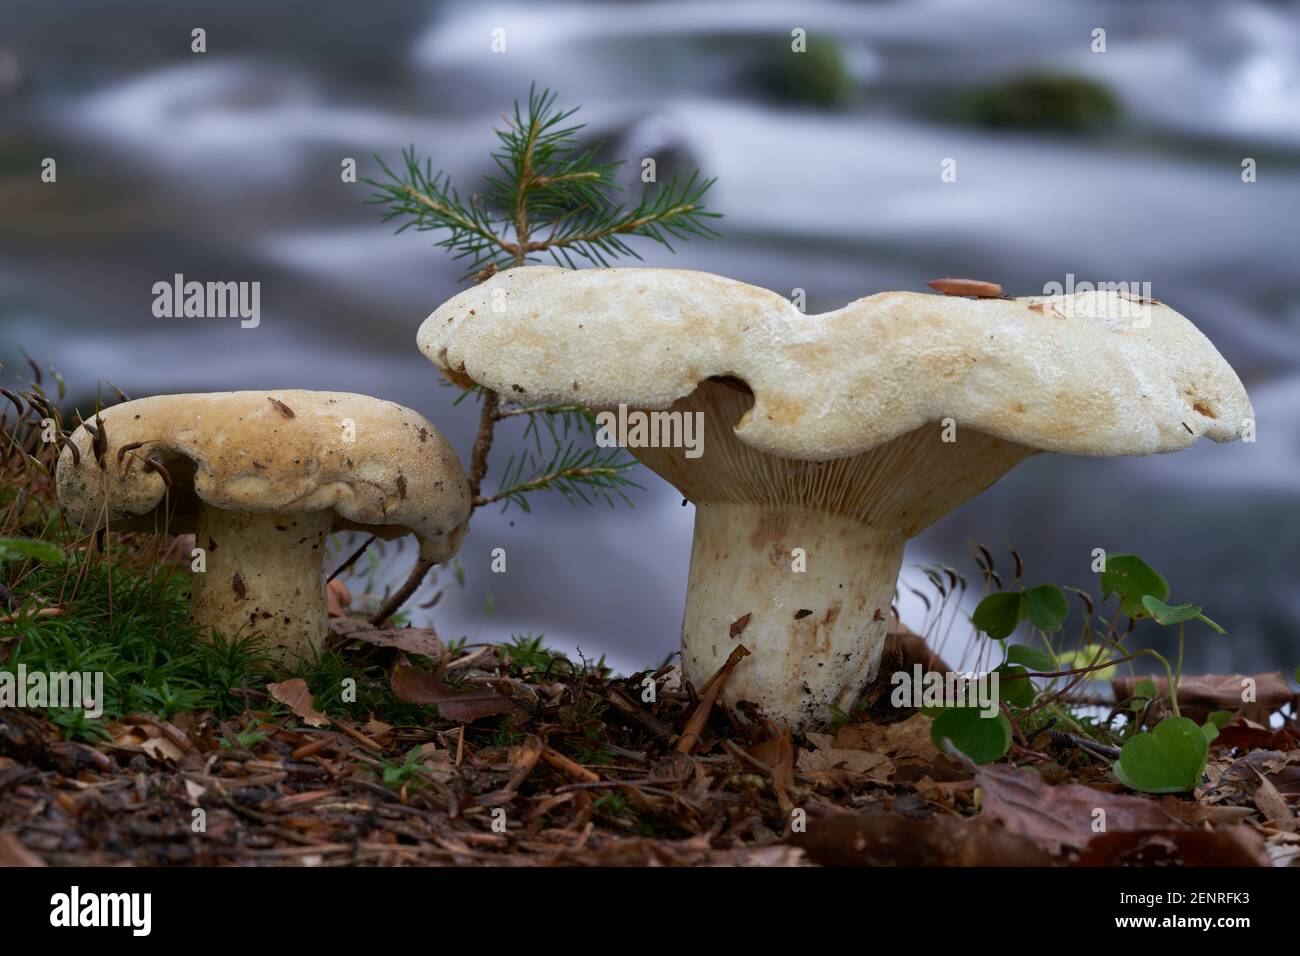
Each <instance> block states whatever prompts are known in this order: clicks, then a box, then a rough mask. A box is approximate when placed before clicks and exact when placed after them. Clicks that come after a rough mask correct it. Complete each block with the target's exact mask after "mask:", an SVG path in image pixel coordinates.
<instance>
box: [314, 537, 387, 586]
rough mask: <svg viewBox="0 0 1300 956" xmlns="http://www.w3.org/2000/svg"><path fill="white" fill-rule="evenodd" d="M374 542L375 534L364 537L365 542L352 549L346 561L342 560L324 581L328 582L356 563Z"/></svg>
mask: <svg viewBox="0 0 1300 956" xmlns="http://www.w3.org/2000/svg"><path fill="white" fill-rule="evenodd" d="M374 543H375V535H373V534H372V535H371V536H370V537H368V538H366V540H365V542H364V543H363V544H362V545H361V547H359V548H357V550H355V551H353V552H352V554H350V555H348V559H347V560H346V561H344V562H343V563H342V564H340V565H339V566H338V567H337V568H335V569H334V570H333V571H332V572H330V576H329V577H327V578H326V579H325V583H326V584H329V583H330V582H331V581H333V580H334V579H335V578H337V577H338V576H339V575H340V574H342V573H343V572H344V571H346V570H347V569H348V568H350V567H352V565H354V564H356V563H357V562H358V561H359V560H361V556H362V555H363V554H365V553H366V552H367V551H369V550H370V546H371V545H372V544H374Z"/></svg>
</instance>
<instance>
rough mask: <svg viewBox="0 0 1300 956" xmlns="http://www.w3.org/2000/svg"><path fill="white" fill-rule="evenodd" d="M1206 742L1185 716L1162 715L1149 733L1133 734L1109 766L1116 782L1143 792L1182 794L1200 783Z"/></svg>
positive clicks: (1206, 749)
mask: <svg viewBox="0 0 1300 956" xmlns="http://www.w3.org/2000/svg"><path fill="white" fill-rule="evenodd" d="M1209 749H1210V742H1209V740H1208V739H1206V732H1205V731H1204V730H1203V729H1202V728H1201V727H1199V726H1197V724H1196V722H1195V721H1194V720H1189V719H1188V718H1186V717H1166V718H1165V719H1164V720H1162V721H1160V723H1158V724H1156V726H1155V728H1154V729H1153V730H1152V731H1151V732H1150V733H1145V732H1144V733H1139V734H1134V735H1133V736H1132V737H1130V738H1129V739H1128V741H1127V742H1126V743H1125V744H1124V747H1123V749H1121V750H1120V753H1119V759H1118V760H1117V761H1116V762H1115V765H1114V767H1113V769H1114V771H1115V776H1116V778H1117V779H1118V780H1119V782H1120V783H1122V784H1124V786H1126V787H1128V788H1129V789H1131V790H1141V791H1143V792H1144V793H1182V792H1184V791H1187V790H1193V789H1195V788H1196V786H1197V784H1199V783H1200V782H1201V774H1202V772H1203V771H1204V770H1205V759H1206V757H1207V756H1208V754H1209Z"/></svg>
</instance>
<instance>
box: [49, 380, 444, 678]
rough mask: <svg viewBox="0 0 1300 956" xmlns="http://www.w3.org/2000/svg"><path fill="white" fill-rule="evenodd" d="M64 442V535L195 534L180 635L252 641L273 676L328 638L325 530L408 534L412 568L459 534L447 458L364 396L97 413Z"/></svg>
mask: <svg viewBox="0 0 1300 956" xmlns="http://www.w3.org/2000/svg"><path fill="white" fill-rule="evenodd" d="M87 426H89V427H87ZM92 429H93V432H92ZM94 435H98V436H99V447H98V449H96V447H95V438H94ZM70 441H71V442H72V443H73V444H75V445H76V446H77V448H78V451H79V452H80V455H79V459H78V457H77V456H76V455H74V454H72V453H71V452H70V451H69V450H67V449H65V451H64V453H63V454H62V455H61V456H60V457H59V462H58V469H57V479H58V495H59V501H60V503H61V504H62V505H63V509H64V512H65V514H66V515H67V517H68V520H69V521H70V522H71V523H72V524H73V525H74V526H75V527H78V528H80V529H81V530H83V531H90V530H94V529H96V528H101V527H108V528H110V529H111V530H116V531H138V530H146V531H161V530H164V529H166V530H169V531H171V532H174V533H185V532H191V531H192V532H194V533H195V546H196V547H197V548H200V549H202V552H203V554H202V560H203V565H204V566H203V570H202V571H201V573H196V574H195V575H194V586H193V591H192V594H191V599H190V600H191V606H190V616H191V620H193V621H194V622H195V623H196V624H199V625H202V626H205V627H207V628H209V629H213V630H216V631H217V632H220V633H221V634H223V635H224V636H225V637H227V638H233V637H246V636H248V635H250V634H261V635H263V636H264V637H265V638H266V643H265V646H266V648H267V650H268V652H270V653H271V654H272V655H273V656H274V657H276V658H277V659H279V660H280V661H282V662H285V663H292V662H294V661H296V660H299V659H304V658H306V659H310V658H311V657H312V656H314V655H315V654H316V653H317V652H319V650H320V647H321V645H322V643H323V641H324V638H325V636H326V634H327V631H328V623H329V620H328V611H327V603H326V595H325V571H324V564H325V543H326V536H327V535H328V534H329V533H330V531H331V530H333V529H335V528H342V529H348V530H356V531H362V532H366V533H370V534H376V535H379V536H380V537H383V538H395V537H400V536H402V535H405V534H415V535H416V536H417V538H418V539H419V542H420V553H421V555H422V556H424V557H426V558H428V559H429V560H432V561H442V560H445V559H447V558H449V557H451V556H452V555H453V554H455V553H456V550H457V549H458V548H459V547H460V541H461V539H462V537H463V536H464V533H465V527H466V523H467V521H468V519H469V486H468V482H467V481H466V478H465V471H464V469H463V468H462V467H461V465H460V462H459V461H458V460H457V458H456V454H455V452H454V451H452V449H451V446H450V445H448V444H447V442H446V441H445V440H444V439H443V437H442V436H441V435H440V434H439V433H438V432H437V430H436V429H435V428H434V427H433V426H432V425H431V424H429V422H428V421H426V420H425V419H424V418H423V417H421V416H420V415H418V414H417V413H415V412H413V411H411V410H410V409H408V408H403V407H402V406H400V405H396V404H394V403H392V402H387V401H382V400H380V399H377V398H370V397H367V396H365V395H352V394H347V393H343V392H308V391H295V390H286V391H273V392H214V393H208V394H190V395H159V396H155V397H152V398H142V399H138V400H136V401H133V402H126V403H124V404H121V405H115V406H113V407H112V408H108V409H105V410H104V411H102V412H100V413H99V414H97V415H96V416H95V417H94V418H92V419H90V421H89V422H87V423H86V425H83V426H82V427H80V428H78V429H77V431H76V432H74V433H73V435H72V437H71V439H70Z"/></svg>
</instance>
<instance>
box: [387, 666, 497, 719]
mask: <svg viewBox="0 0 1300 956" xmlns="http://www.w3.org/2000/svg"><path fill="white" fill-rule="evenodd" d="M390 680H391V684H392V688H393V693H394V694H395V695H397V698H398V700H404V701H406V702H407V703H408V704H433V705H435V706H436V707H437V708H438V712H439V713H440V714H442V716H443V717H445V718H447V719H448V720H454V721H456V722H457V723H462V724H469V723H473V722H474V721H476V720H481V719H483V718H484V717H494V716H496V715H498V714H508V713H510V712H511V711H512V710H514V709H515V707H516V706H517V705H516V704H515V702H514V701H512V700H511V699H510V698H509V697H506V696H504V695H502V694H499V693H497V692H496V691H495V690H493V689H492V688H490V687H450V686H448V685H447V684H445V683H443V682H442V681H441V680H439V679H438V678H437V677H436V676H435V675H434V674H433V672H431V671H426V670H424V669H422V668H419V667H408V666H406V665H404V664H399V665H398V666H397V667H395V668H393V672H392V676H391V678H390Z"/></svg>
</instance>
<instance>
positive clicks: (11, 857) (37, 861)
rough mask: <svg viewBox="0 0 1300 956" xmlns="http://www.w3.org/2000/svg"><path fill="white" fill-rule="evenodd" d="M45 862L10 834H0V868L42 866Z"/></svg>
mask: <svg viewBox="0 0 1300 956" xmlns="http://www.w3.org/2000/svg"><path fill="white" fill-rule="evenodd" d="M44 865H45V861H44V860H42V859H41V858H40V857H39V856H37V855H36V854H35V853H33V852H32V851H31V850H29V849H27V847H25V846H23V845H22V844H21V843H20V842H18V837H16V836H14V835H13V834H12V833H0V866H44Z"/></svg>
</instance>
